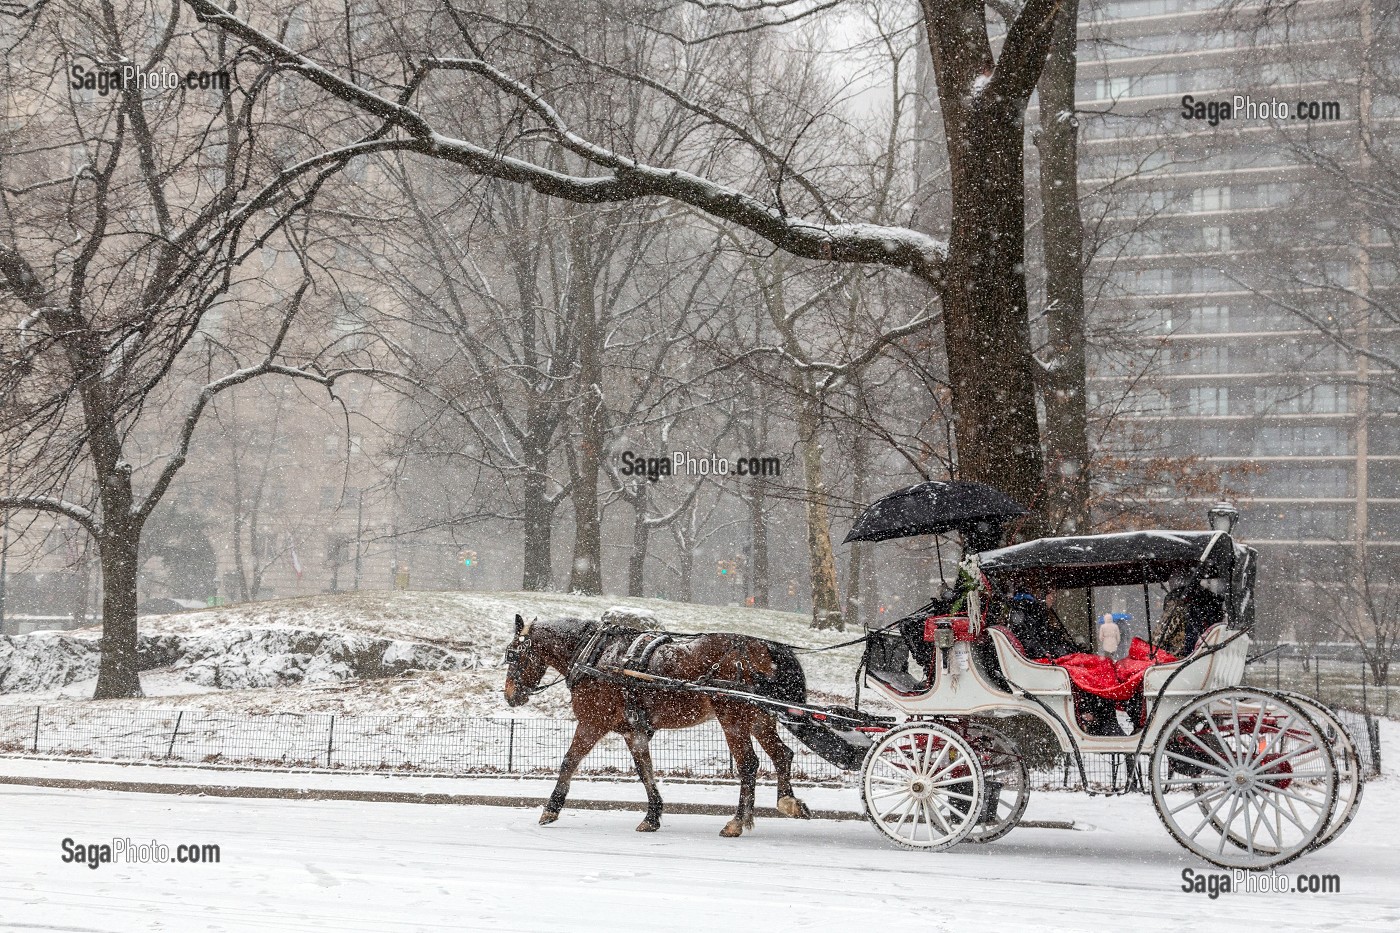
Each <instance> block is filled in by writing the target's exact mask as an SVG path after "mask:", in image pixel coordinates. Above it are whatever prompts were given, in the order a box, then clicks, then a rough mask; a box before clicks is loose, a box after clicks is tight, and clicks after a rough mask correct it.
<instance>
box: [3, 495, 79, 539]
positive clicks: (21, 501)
mask: <svg viewBox="0 0 1400 933" xmlns="http://www.w3.org/2000/svg"><path fill="white" fill-rule="evenodd" d="M0 508H5V509H32V510H34V511H36V512H51V513H53V514H55V515H62V516H65V517H66V518H71V519H72V520H73V521H75V522H77V523H78V524H79V525H82V526H83V527H84V528H86V529H87V530H88V532H89V533H90V534H91V535H92V536H93V537H94V538H95V537H97V536H99V535H100V534H102V520H101V519H99V518H98V517H97V516H96V515H94V514H93V513H92V510H90V509H87V508H84V507H83V506H81V505H78V504H77V503H75V502H68V501H66V500H64V499H59V498H55V497H54V496H23V495H21V496H0Z"/></svg>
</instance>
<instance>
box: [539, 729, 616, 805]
mask: <svg viewBox="0 0 1400 933" xmlns="http://www.w3.org/2000/svg"><path fill="white" fill-rule="evenodd" d="M607 734H608V730H607V728H606V727H604V726H598V725H595V724H593V723H591V722H588V721H587V720H583V719H580V720H579V723H578V725H577V726H576V727H575V728H574V740H573V741H572V742H570V743H569V750H568V751H567V752H565V753H564V762H563V763H562V764H561V765H560V766H559V780H557V781H555V782H554V793H552V794H550V795H549V802H548V803H546V804H545V805H544V812H543V813H541V814H540V825H541V826H545V825H547V824H549V823H553V822H554V821H555V820H557V819H559V811H560V810H562V809H564V798H566V797H568V796H569V781H571V780H572V779H573V776H574V772H575V771H577V770H578V766H579V764H581V763H582V762H583V759H585V758H587V757H588V753H589V752H591V751H593V746H595V745H597V744H598V740H599V739H601V738H602V737H603V736H605V735H607Z"/></svg>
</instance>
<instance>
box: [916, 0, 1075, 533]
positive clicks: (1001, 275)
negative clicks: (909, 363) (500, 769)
mask: <svg viewBox="0 0 1400 933" xmlns="http://www.w3.org/2000/svg"><path fill="white" fill-rule="evenodd" d="M1032 4H1034V5H1035V8H1036V9H1035V11H1032V10H1031V6H1032ZM1047 6H1048V9H1049V11H1050V15H1052V16H1053V12H1054V5H1053V3H1049V4H1047V3H1046V2H1040V0H1028V2H1027V4H1026V7H1025V9H1024V10H1023V12H1022V14H1021V17H1020V18H1018V20H1017V23H1018V25H1021V20H1023V19H1026V18H1027V17H1031V19H1032V20H1034V22H1035V23H1037V24H1039V23H1041V22H1042V21H1044V22H1045V23H1046V24H1048V20H1044V16H1045V12H1044V9H1043V8H1047ZM923 7H924V14H925V15H924V23H925V27H926V30H927V33H928V41H929V50H930V53H931V54H932V57H933V64H934V70H935V72H936V74H937V77H938V95H939V103H940V106H941V109H942V115H943V128H944V134H945V138H946V141H947V148H948V160H949V170H950V171H949V176H950V183H951V191H952V218H951V224H950V229H949V236H948V261H947V265H946V269H945V274H944V278H943V283H942V285H941V287H940V293H941V297H942V299H943V310H944V336H945V343H946V346H947V352H948V375H949V383H950V385H951V389H952V395H953V424H954V431H955V433H956V436H957V447H958V450H957V465H958V473H959V475H960V477H961V478H963V479H969V480H979V481H981V482H984V483H988V484H989V485H992V486H995V487H997V488H998V489H1001V490H1002V491H1003V492H1005V493H1007V494H1008V495H1010V496H1012V497H1013V498H1015V499H1017V500H1019V501H1020V502H1022V503H1023V504H1025V505H1027V506H1029V507H1031V508H1037V507H1039V506H1040V504H1041V500H1042V492H1043V489H1042V487H1043V483H1044V459H1043V457H1042V455H1041V449H1040V426H1039V423H1038V421H1037V417H1036V403H1035V378H1034V371H1033V369H1032V365H1033V361H1032V359H1031V346H1030V321H1029V317H1028V312H1027V298H1026V278H1025V177H1024V172H1025V159H1024V150H1023V147H1024V140H1023V138H1022V136H1023V128H1024V120H1025V108H1026V102H1027V100H1028V99H1029V95H1030V91H1031V89H1032V88H1033V87H1034V84H1035V81H1036V80H1037V79H1038V77H1039V72H1040V67H1041V65H1042V64H1043V63H1044V49H1045V47H1046V46H1048V42H1049V30H1048V28H1046V29H1045V30H1044V39H1043V44H1042V41H1041V40H1040V39H1039V38H1038V37H1039V32H1038V31H1036V30H1038V29H1039V28H1041V27H1040V26H1036V25H1032V26H1030V27H1028V29H1029V31H1027V30H1022V33H1023V35H1019V36H1018V37H1017V38H1018V44H1019V50H1018V56H1017V58H1018V60H1019V61H1020V65H1019V67H1017V63H1016V62H1008V55H1007V53H1006V51H1005V49H1006V48H1007V46H1003V53H1002V55H1001V58H1000V60H999V61H996V60H994V59H993V56H992V51H991V45H990V42H989V41H988V40H987V30H986V10H985V8H984V4H983V3H982V0H975V2H974V0H923ZM1028 22H1030V20H1028ZM1013 34H1016V30H1015V29H1013V30H1012V33H1010V34H1008V38H1007V45H1009V44H1010V43H1011V39H1012V35H1013ZM1027 36H1029V37H1030V38H1029V39H1027ZM994 65H995V66H996V72H999V73H994V70H993V66H994ZM1027 530H1030V531H1032V532H1034V530H1035V529H1027Z"/></svg>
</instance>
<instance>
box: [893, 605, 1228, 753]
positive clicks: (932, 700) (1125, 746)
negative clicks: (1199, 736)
mask: <svg viewBox="0 0 1400 933" xmlns="http://www.w3.org/2000/svg"><path fill="white" fill-rule="evenodd" d="M986 634H987V636H988V637H990V638H991V640H992V644H993V645H994V646H995V648H996V655H997V661H998V663H999V664H1000V666H1001V671H1002V675H1003V676H1004V677H1005V678H1006V680H1007V681H1008V682H1009V683H1010V684H1011V685H1012V686H1013V688H1017V689H1019V690H1020V691H1022V692H1021V693H1019V694H1018V693H1014V692H1008V691H1006V690H1003V689H1001V688H1000V687H998V686H997V685H996V684H995V683H993V681H992V679H991V678H990V677H988V676H987V674H986V673H985V672H983V671H982V670H981V669H980V668H979V666H978V664H977V662H976V660H975V659H974V658H972V657H971V656H970V652H969V653H968V654H967V655H964V656H965V657H968V659H969V663H968V665H967V669H966V670H963V669H961V667H960V666H959V665H958V659H957V658H953V659H951V661H950V664H949V669H948V670H944V669H943V667H942V664H941V663H940V659H939V658H938V657H937V656H935V658H934V661H933V668H934V676H933V678H932V684H931V685H930V686H929V688H928V689H927V690H925V691H923V692H920V693H906V692H903V691H900V690H898V689H896V688H895V687H894V686H893V685H891V684H889V683H887V682H885V681H884V680H881V679H879V678H878V677H876V676H872V675H870V674H867V675H866V678H865V685H866V687H867V689H869V690H871V691H872V692H874V693H875V694H876V695H877V696H879V697H880V698H881V699H883V700H884V701H885V702H887V703H888V704H889V705H891V706H893V707H894V708H895V709H896V710H898V711H899V712H900V714H901V715H902V716H903V717H904V718H905V719H926V718H931V717H938V716H987V717H997V718H1000V717H1006V716H1014V715H1017V714H1022V713H1025V714H1029V715H1032V716H1035V717H1036V718H1037V719H1039V720H1041V721H1042V722H1044V723H1045V724H1046V726H1048V727H1049V728H1050V730H1051V731H1052V732H1053V733H1054V735H1055V738H1056V739H1057V740H1058V741H1059V743H1060V748H1061V750H1062V751H1064V752H1073V751H1074V749H1075V748H1078V750H1079V751H1080V752H1082V753H1092V752H1119V753H1131V752H1134V751H1137V750H1139V749H1144V748H1145V749H1151V748H1152V747H1153V745H1154V744H1155V743H1156V741H1157V732H1158V730H1160V728H1161V726H1162V724H1163V723H1165V722H1166V721H1167V720H1169V719H1170V718H1171V717H1172V716H1173V715H1174V714H1175V713H1176V712H1177V710H1179V709H1180V708H1181V707H1182V706H1183V705H1184V704H1185V703H1186V702H1188V701H1189V700H1190V699H1192V698H1194V697H1197V696H1199V695H1201V694H1202V693H1205V692H1207V691H1210V690H1215V689H1218V688H1220V687H1230V686H1234V685H1236V684H1238V683H1239V682H1240V681H1241V680H1242V679H1243V676H1244V665H1245V658H1246V657H1247V655H1248V651H1249V636H1248V635H1246V634H1245V633H1244V632H1242V631H1233V630H1230V629H1228V628H1226V627H1225V626H1224V625H1218V626H1216V627H1215V628H1213V629H1211V630H1210V631H1209V632H1207V633H1206V635H1205V637H1204V638H1202V640H1201V644H1200V645H1199V646H1197V649H1196V650H1195V651H1194V652H1192V653H1191V654H1190V655H1188V656H1187V657H1185V658H1183V659H1181V660H1180V661H1176V662H1174V663H1171V664H1157V665H1154V666H1153V667H1151V668H1149V669H1148V670H1147V672H1146V673H1145V674H1144V675H1143V678H1142V689H1143V691H1144V694H1145V699H1146V701H1147V703H1149V704H1151V703H1153V702H1154V700H1156V698H1157V697H1158V696H1159V694H1160V696H1161V700H1160V703H1158V705H1157V707H1156V709H1155V715H1152V716H1150V717H1149V718H1148V721H1147V724H1146V726H1145V727H1144V731H1145V732H1146V733H1147V735H1146V737H1145V738H1144V736H1143V735H1142V733H1133V734H1131V735H1126V736H1099V735H1090V734H1088V733H1086V732H1084V731H1083V730H1081V729H1080V728H1079V725H1078V721H1077V718H1076V716H1075V711H1074V693H1073V687H1072V684H1071V682H1070V677H1069V673H1068V672H1067V671H1066V670H1065V669H1064V668H1063V667H1058V666H1056V665H1054V664H1040V663H1037V662H1035V661H1032V660H1030V659H1029V658H1027V657H1026V656H1025V655H1023V654H1022V653H1021V652H1020V651H1019V650H1018V649H1017V648H1016V646H1015V645H1014V644H1012V642H1011V639H1010V638H1009V637H1008V636H1007V634H1006V632H1004V631H1003V630H1002V629H1001V628H1000V627H998V626H993V627H991V628H990V629H988V630H987V633H986ZM1227 642H1228V644H1227ZM1222 646H1223V647H1222ZM955 666H957V667H958V669H957V670H956V673H954V667H955ZM1178 672H1179V673H1178ZM1173 675H1175V676H1173ZM1168 681H1170V683H1168ZM1164 685H1165V686H1166V689H1165V691H1163V690H1162V687H1163V686H1164ZM1149 708H1150V707H1149Z"/></svg>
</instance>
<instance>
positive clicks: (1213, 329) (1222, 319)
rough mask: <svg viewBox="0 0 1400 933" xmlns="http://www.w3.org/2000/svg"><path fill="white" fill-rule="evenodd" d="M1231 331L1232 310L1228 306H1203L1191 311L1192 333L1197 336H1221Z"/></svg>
mask: <svg viewBox="0 0 1400 933" xmlns="http://www.w3.org/2000/svg"><path fill="white" fill-rule="evenodd" d="M1229 329H1230V308H1229V307H1228V306H1227V305H1202V306H1201V307H1199V308H1192V309H1191V331H1192V332H1193V333H1197V334H1219V333H1224V332H1225V331H1228V330H1229Z"/></svg>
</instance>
